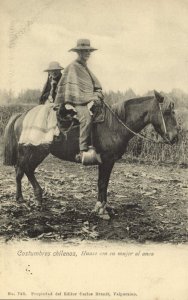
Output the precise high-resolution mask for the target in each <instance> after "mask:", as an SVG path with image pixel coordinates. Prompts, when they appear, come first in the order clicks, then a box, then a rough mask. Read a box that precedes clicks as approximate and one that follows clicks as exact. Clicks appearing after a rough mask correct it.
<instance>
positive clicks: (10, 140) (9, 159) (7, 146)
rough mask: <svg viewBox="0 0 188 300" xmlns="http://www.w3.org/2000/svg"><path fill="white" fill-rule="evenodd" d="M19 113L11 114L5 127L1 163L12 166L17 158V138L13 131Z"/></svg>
mask: <svg viewBox="0 0 188 300" xmlns="http://www.w3.org/2000/svg"><path fill="white" fill-rule="evenodd" d="M19 116H21V114H16V115H13V116H12V117H11V118H10V120H9V122H8V124H7V125H6V127H5V133H4V151H3V164H4V165H6V166H14V165H15V164H16V160H17V140H16V136H15V132H14V124H15V122H16V120H17V119H18V117H19Z"/></svg>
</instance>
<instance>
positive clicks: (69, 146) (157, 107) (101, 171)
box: [4, 91, 178, 219]
mask: <svg viewBox="0 0 188 300" xmlns="http://www.w3.org/2000/svg"><path fill="white" fill-rule="evenodd" d="M163 102H164V97H163V96H162V95H161V94H160V93H158V92H156V91H154V95H152V96H145V97H137V98H133V99H129V100H126V101H123V102H121V103H116V104H114V105H113V106H112V109H110V108H109V106H105V107H104V122H102V123H96V124H94V125H93V132H92V139H93V145H94V147H95V148H96V151H97V153H100V155H101V161H102V163H100V164H99V165H98V199H97V202H96V204H95V208H94V211H95V212H96V214H97V215H99V216H101V218H103V217H104V219H105V218H106V219H107V218H108V217H109V214H108V210H107V209H106V208H107V188H108V183H109V179H110V175H111V172H112V169H113V166H114V163H115V162H116V161H117V160H118V159H120V158H121V157H122V155H123V154H124V153H125V151H126V147H127V144H128V142H129V141H130V139H132V138H133V137H134V136H135V135H136V134H139V132H140V131H141V130H142V129H144V127H145V126H146V125H148V124H152V125H153V127H154V129H155V131H156V132H157V133H158V134H159V135H160V136H161V137H162V138H163V142H164V143H166V144H169V145H173V144H174V143H175V142H176V141H177V139H178V126H177V121H176V117H175V112H174V104H173V103H170V104H169V105H168V106H167V107H165V108H163V109H162V108H161V105H163V106H164V103H163ZM162 103H163V104H162ZM25 115H26V114H25V113H24V114H19V115H15V116H12V117H11V119H10V120H9V122H8V124H7V126H6V128H5V135H4V144H5V147H4V164H5V165H12V166H15V171H16V200H17V201H18V202H23V201H24V198H23V195H22V182H21V181H22V178H23V175H24V174H25V175H26V176H27V177H28V180H29V181H30V183H31V185H32V187H33V190H34V195H35V197H36V199H37V200H38V203H39V205H42V188H41V186H40V185H39V183H38V181H37V179H36V177H35V174H34V171H35V169H36V168H37V167H38V166H39V165H40V164H41V162H42V161H43V160H44V159H45V158H46V157H47V155H49V154H50V153H51V154H52V155H54V156H56V157H58V158H60V159H61V160H66V161H71V162H74V161H75V156H76V154H77V153H78V152H79V126H73V127H72V128H71V129H70V130H69V132H67V135H66V136H65V135H62V136H61V138H60V139H58V140H57V139H54V140H53V142H52V143H51V144H49V145H38V146H33V145H22V144H19V137H20V135H21V132H22V124H23V120H24V118H25Z"/></svg>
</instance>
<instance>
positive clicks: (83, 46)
mask: <svg viewBox="0 0 188 300" xmlns="http://www.w3.org/2000/svg"><path fill="white" fill-rule="evenodd" d="M80 50H90V51H95V50H97V49H95V48H93V47H91V46H90V40H88V39H79V40H77V45H76V47H74V48H71V49H70V50H69V51H74V52H77V51H80Z"/></svg>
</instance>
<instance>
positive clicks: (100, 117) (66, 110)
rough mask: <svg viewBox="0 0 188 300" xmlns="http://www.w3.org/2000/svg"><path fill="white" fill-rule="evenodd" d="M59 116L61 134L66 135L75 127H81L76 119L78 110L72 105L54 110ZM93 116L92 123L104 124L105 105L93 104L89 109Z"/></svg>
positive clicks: (62, 105)
mask: <svg viewBox="0 0 188 300" xmlns="http://www.w3.org/2000/svg"><path fill="white" fill-rule="evenodd" d="M54 109H55V110H56V114H57V123H58V127H59V130H60V132H61V133H66V132H67V131H69V130H70V128H72V127H73V126H79V121H78V119H77V117H76V110H75V108H74V107H73V106H72V105H69V104H68V105H67V104H61V105H60V106H58V107H55V108H54ZM89 110H90V112H91V115H92V123H102V122H104V104H103V103H102V102H101V104H98V103H97V104H95V103H94V104H93V105H92V106H91V107H89Z"/></svg>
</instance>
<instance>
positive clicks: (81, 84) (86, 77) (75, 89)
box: [55, 60, 102, 105]
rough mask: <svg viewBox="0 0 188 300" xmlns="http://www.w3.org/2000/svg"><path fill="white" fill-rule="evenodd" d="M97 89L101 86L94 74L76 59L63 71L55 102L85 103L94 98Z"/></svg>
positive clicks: (100, 88)
mask: <svg viewBox="0 0 188 300" xmlns="http://www.w3.org/2000/svg"><path fill="white" fill-rule="evenodd" d="M99 90H102V87H101V85H100V83H99V81H98V79H97V78H96V77H95V75H94V74H93V73H92V72H91V71H90V70H89V69H88V68H87V67H86V66H84V65H82V64H81V63H80V62H79V61H77V60H76V61H74V62H73V63H71V64H70V65H69V66H68V67H67V68H65V69H64V71H63V74H62V77H61V80H60V82H59V84H58V90H57V96H56V99H55V103H56V104H59V103H70V104H73V105H74V104H75V105H82V104H87V103H89V102H90V101H92V100H93V99H94V98H95V99H96V97H95V95H94V92H95V91H99Z"/></svg>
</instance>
